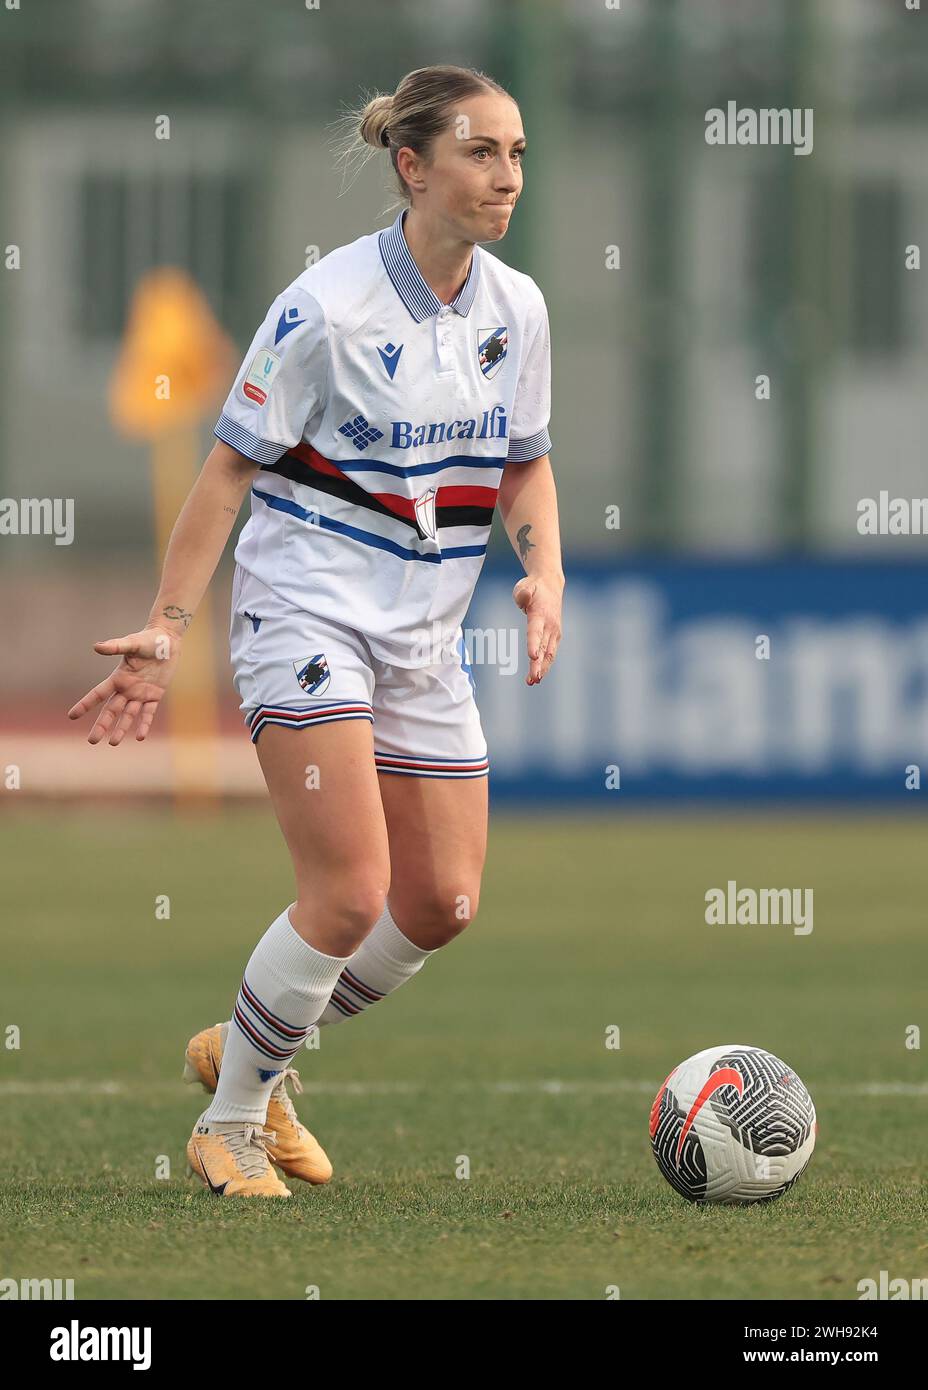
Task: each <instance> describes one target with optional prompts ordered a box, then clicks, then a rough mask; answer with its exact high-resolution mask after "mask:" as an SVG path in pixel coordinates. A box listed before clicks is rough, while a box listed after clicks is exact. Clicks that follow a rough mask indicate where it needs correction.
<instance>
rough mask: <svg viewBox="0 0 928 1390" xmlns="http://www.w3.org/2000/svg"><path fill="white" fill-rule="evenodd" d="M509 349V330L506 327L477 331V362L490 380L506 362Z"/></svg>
mask: <svg viewBox="0 0 928 1390" xmlns="http://www.w3.org/2000/svg"><path fill="white" fill-rule="evenodd" d="M508 347H509V329H508V328H506V327H505V326H504V325H502V326H498V327H496V328H478V329H477V361H478V362H479V363H480V370H481V371H482V372H483V374H484V376H485V377H486V378H487V379H488V380H489V379H490V378H491V377H494V376H496V373H497V372H498V371H499V369H500V367H501V366H502V365H503V363H504V362H505V360H506V349H507V348H508Z"/></svg>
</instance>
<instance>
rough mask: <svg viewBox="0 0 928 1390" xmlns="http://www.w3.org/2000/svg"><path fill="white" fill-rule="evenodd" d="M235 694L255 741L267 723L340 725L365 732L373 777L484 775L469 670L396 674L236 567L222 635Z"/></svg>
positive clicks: (354, 635) (455, 666) (337, 627)
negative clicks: (355, 722) (355, 724)
mask: <svg viewBox="0 0 928 1390" xmlns="http://www.w3.org/2000/svg"><path fill="white" fill-rule="evenodd" d="M229 643H230V649H231V659H232V670H233V679H234V684H235V689H236V690H237V691H238V694H239V697H240V699H241V702H242V703H241V705H240V706H239V708H240V709H241V710H242V712H243V714H244V718H245V723H246V725H247V726H248V728H249V729H250V731H251V738H252V742H253V743H256V742H257V740H258V735H259V734H260V733H261V730H262V729H264V728H266V726H267V725H268V724H279V725H282V726H283V727H284V728H288V729H306V728H309V727H310V726H312V725H315V724H331V723H334V722H336V721H340V720H344V719H367V720H369V721H370V722H371V723H372V724H373V726H374V761H375V764H376V767H377V771H378V772H385V773H386V772H389V773H397V774H400V775H405V776H407V777H485V776H486V775H487V773H488V771H489V761H488V759H487V744H486V739H485V738H484V736H483V729H482V727H481V724H480V714H479V711H478V709H477V704H476V701H475V699H474V683H473V677H472V675H471V673H470V666H469V663H468V661H467V658H466V654H464V653H463V642H462V643H461V651H462V657H461V659H459V660H457V661H452V660H448V659H446V660H444V661H441V662H438V663H436V664H434V665H428V666H426V665H423V666H415V667H402V666H393V665H389V664H387V663H386V662H384V661H381V660H379V659H378V658H377V657H376V656H374V654H373V652H372V651H371V649H370V647H369V645H368V643H367V642H366V641H365V639H364V635H363V633H360V632H358V631H356V630H355V629H354V628H351V627H346V626H343V625H342V624H341V623H333V622H329V621H327V620H323V619H321V618H318V617H315V616H314V615H313V614H312V613H307V612H306V611H305V610H304V609H302V608H296V607H294V606H293V605H292V604H289V603H287V602H286V600H285V599H282V598H281V597H280V596H279V595H278V594H276V593H275V592H274V591H273V590H272V589H269V588H268V587H267V586H266V585H265V584H262V583H261V581H260V580H258V579H256V578H255V576H254V575H253V574H251V573H250V572H249V571H247V570H244V569H243V568H242V567H241V565H238V564H237V565H236V567H235V577H234V580H233V584H232V617H231V624H230V630H229Z"/></svg>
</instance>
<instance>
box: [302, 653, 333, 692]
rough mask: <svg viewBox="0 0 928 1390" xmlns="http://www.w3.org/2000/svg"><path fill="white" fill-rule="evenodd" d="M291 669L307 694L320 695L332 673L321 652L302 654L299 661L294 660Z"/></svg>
mask: <svg viewBox="0 0 928 1390" xmlns="http://www.w3.org/2000/svg"><path fill="white" fill-rule="evenodd" d="M293 669H294V671H295V672H296V678H297V680H298V681H299V682H300V685H301V686H302V687H303V689H304V690H305V691H306V694H307V695H321V694H322V692H323V690H325V688H326V686H327V685H328V683H329V680H330V679H331V675H332V673H331V671H330V670H329V663H328V662H327V661H326V659H325V657H324V656H323V654H322V652H319V653H318V655H316V656H304V657H301V658H300V660H299V661H294V663H293Z"/></svg>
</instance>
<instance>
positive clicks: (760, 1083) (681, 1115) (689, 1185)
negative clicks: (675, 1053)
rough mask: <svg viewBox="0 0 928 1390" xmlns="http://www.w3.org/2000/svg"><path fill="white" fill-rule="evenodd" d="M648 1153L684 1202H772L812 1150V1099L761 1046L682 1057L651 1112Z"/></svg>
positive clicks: (793, 1179)
mask: <svg viewBox="0 0 928 1390" xmlns="http://www.w3.org/2000/svg"><path fill="white" fill-rule="evenodd" d="M650 1129H651V1148H652V1149H653V1151H654V1157H655V1158H656V1159H657V1166H658V1167H659V1168H660V1170H661V1172H662V1173H663V1175H664V1177H665V1178H666V1179H667V1181H668V1182H669V1183H670V1185H671V1187H675V1188H676V1190H677V1191H678V1192H680V1193H682V1195H683V1196H684V1197H686V1198H688V1199H689V1201H691V1202H729V1203H746V1202H772V1201H773V1200H774V1198H776V1197H782V1195H783V1193H784V1192H785V1191H786V1190H787V1188H790V1187H792V1185H793V1183H794V1182H796V1180H797V1179H798V1178H799V1176H800V1174H801V1173H803V1172H804V1171H805V1168H806V1166H807V1165H808V1162H809V1160H810V1158H811V1157H812V1150H813V1149H814V1148H815V1134H816V1129H817V1125H816V1120H815V1106H814V1105H813V1104H812V1097H811V1096H810V1095H809V1092H808V1091H807V1090H806V1088H805V1086H803V1084H802V1082H801V1081H800V1080H799V1077H798V1076H797V1075H796V1073H795V1072H794V1071H793V1070H792V1069H791V1068H790V1067H788V1066H787V1065H786V1063H785V1062H781V1061H780V1059H779V1058H778V1057H774V1056H773V1054H772V1053H770V1052H764V1050H763V1049H762V1048H760V1047H747V1046H745V1045H744V1044H742V1043H731V1044H729V1045H728V1046H727V1047H707V1048H706V1049H705V1051H704V1052H697V1053H696V1055H695V1057H688V1058H687V1060H686V1061H685V1062H681V1063H680V1065H679V1066H678V1067H674V1069H673V1071H672V1072H671V1073H670V1075H669V1076H668V1077H667V1080H666V1081H665V1082H664V1084H663V1086H662V1087H661V1088H660V1090H659V1091H658V1093H657V1095H656V1096H655V1097H654V1104H653V1105H652V1106H651V1126H650Z"/></svg>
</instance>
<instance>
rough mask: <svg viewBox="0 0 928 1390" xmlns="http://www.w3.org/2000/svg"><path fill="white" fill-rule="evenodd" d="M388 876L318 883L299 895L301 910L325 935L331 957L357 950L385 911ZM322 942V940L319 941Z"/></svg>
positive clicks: (325, 948)
mask: <svg viewBox="0 0 928 1390" xmlns="http://www.w3.org/2000/svg"><path fill="white" fill-rule="evenodd" d="M389 886H390V882H389V875H388V874H387V875H377V874H370V873H368V874H359V875H358V876H356V877H352V878H349V879H347V880H345V881H341V880H334V881H332V882H329V883H327V884H325V885H320V884H318V882H317V883H316V884H314V885H312V886H311V887H310V888H309V889H307V891H305V892H303V893H301V894H300V900H299V904H298V906H299V908H300V909H301V912H302V913H303V914H304V915H305V917H307V918H309V919H311V920H312V923H313V926H314V929H315V933H316V935H319V933H324V936H325V942H326V945H325V946H324V947H323V948H322V949H324V950H325V951H326V952H327V953H328V954H329V955H333V956H348V955H351V953H352V952H353V951H356V950H357V949H358V947H359V946H360V944H361V942H362V941H363V940H364V938H365V937H366V936H367V934H368V932H369V931H370V929H371V927H372V926H373V925H374V923H375V922H376V921H377V919H378V917H379V916H380V915H381V913H382V912H383V910H384V907H385V905H386V901H387V889H388V888H389ZM320 939H321V938H320Z"/></svg>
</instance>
